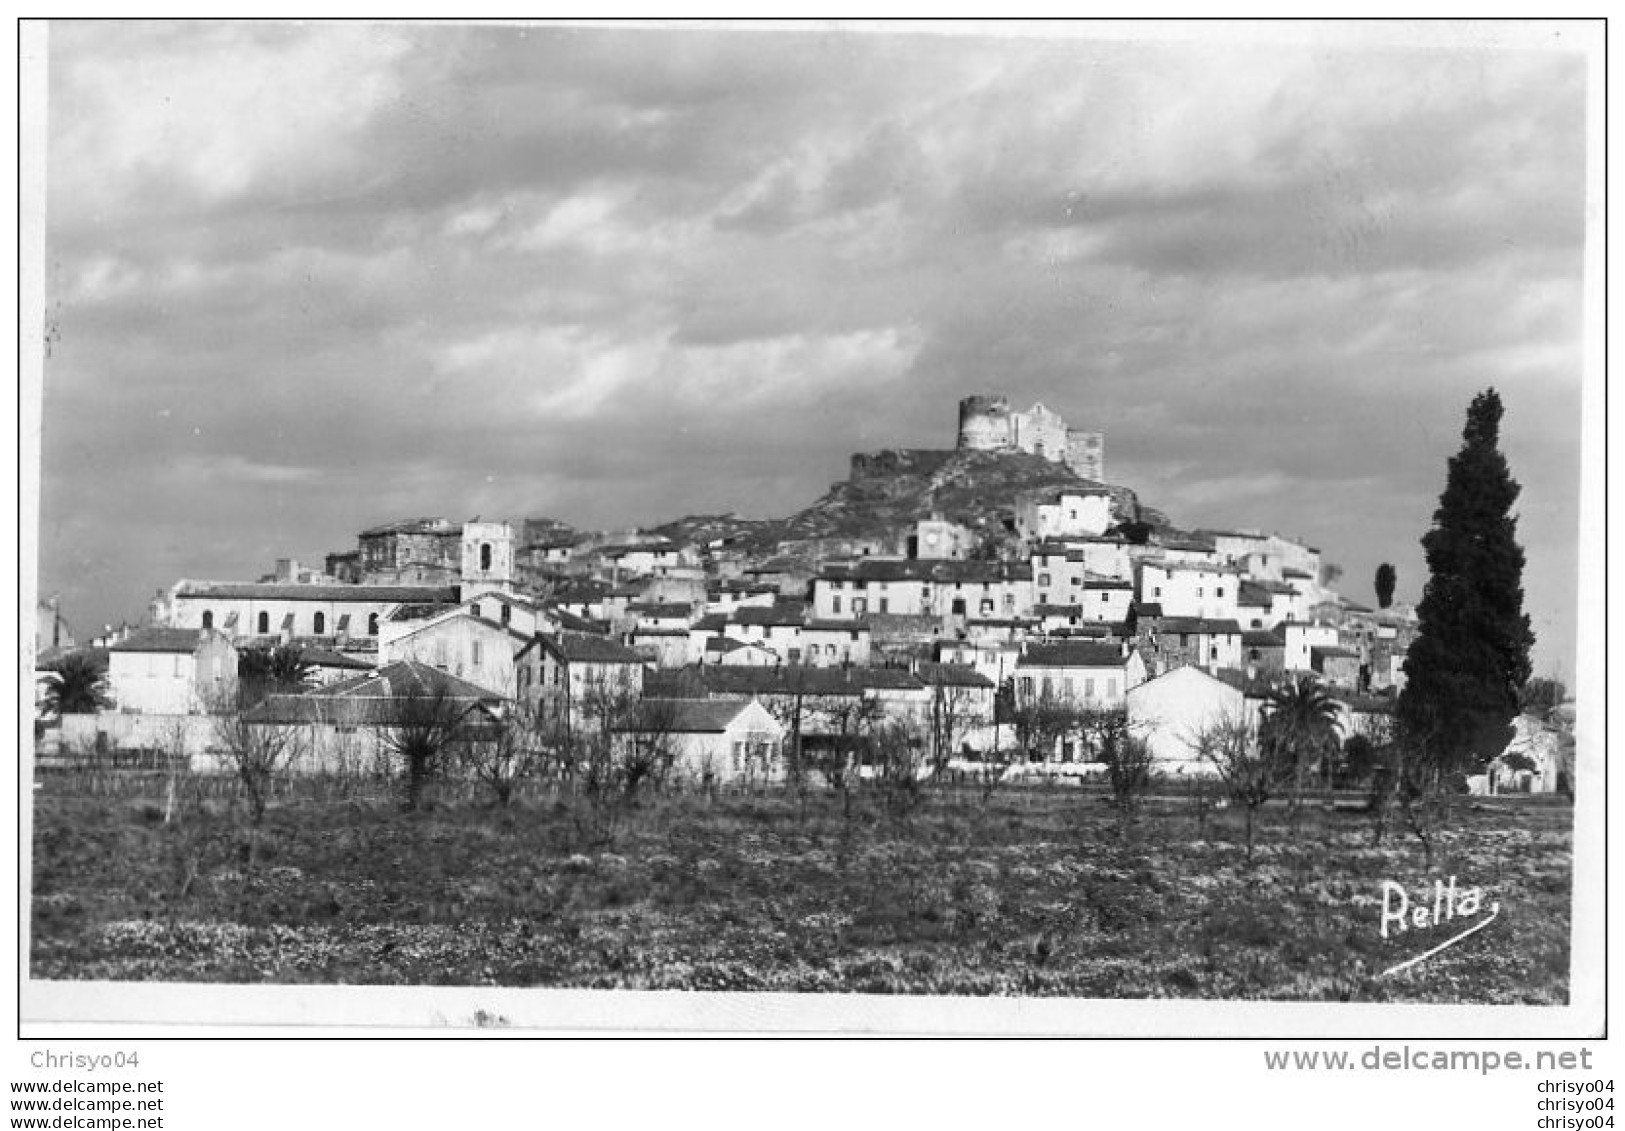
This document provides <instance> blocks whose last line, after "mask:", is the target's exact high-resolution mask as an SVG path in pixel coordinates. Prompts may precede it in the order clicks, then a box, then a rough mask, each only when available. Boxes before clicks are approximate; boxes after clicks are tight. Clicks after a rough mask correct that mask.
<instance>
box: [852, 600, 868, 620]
mask: <svg viewBox="0 0 1625 1131" xmlns="http://www.w3.org/2000/svg"><path fill="white" fill-rule="evenodd" d="M868 611H869V602H868V601H866V600H865V599H864V598H862V597H854V598H852V612H853V613H854V614H855V615H857V616H862V615H863V614H864V613H866V612H868Z"/></svg>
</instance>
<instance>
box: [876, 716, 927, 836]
mask: <svg viewBox="0 0 1625 1131" xmlns="http://www.w3.org/2000/svg"><path fill="white" fill-rule="evenodd" d="M927 737H928V736H927V733H926V731H925V730H924V729H923V728H922V727H921V726H920V725H919V722H918V720H916V719H914V718H912V717H889V718H886V719H883V720H880V721H878V722H877V723H876V724H875V725H874V726H873V727H871V728H869V731H868V733H867V734H865V735H864V739H863V747H864V751H865V757H864V761H865V762H866V763H867V764H868V765H870V766H871V767H873V772H874V783H875V785H876V787H877V788H878V789H879V791H880V798H881V802H882V804H883V805H884V806H885V809H886V812H887V813H888V814H890V815H891V816H893V817H902V818H906V817H907V816H908V815H909V814H910V813H912V812H913V811H914V809H915V808H916V807H917V806H918V805H919V803H920V801H921V800H922V797H923V793H922V790H921V782H920V773H921V771H922V770H923V769H924V768H925V766H926V765H927V762H926V749H925V747H926V744H927Z"/></svg>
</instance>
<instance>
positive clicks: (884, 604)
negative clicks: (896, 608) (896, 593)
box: [880, 597, 891, 613]
mask: <svg viewBox="0 0 1625 1131" xmlns="http://www.w3.org/2000/svg"><path fill="white" fill-rule="evenodd" d="M890 609H891V600H890V599H889V598H887V597H882V598H881V599H880V611H881V612H883V613H884V612H888V611H890Z"/></svg>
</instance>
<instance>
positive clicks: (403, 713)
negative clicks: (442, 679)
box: [381, 684, 475, 811]
mask: <svg viewBox="0 0 1625 1131" xmlns="http://www.w3.org/2000/svg"><path fill="white" fill-rule="evenodd" d="M388 702H389V711H390V717H389V718H388V719H387V720H381V721H383V722H384V723H385V725H386V730H385V732H384V736H383V743H384V746H385V748H386V749H388V750H389V751H390V753H391V754H393V755H394V756H395V758H396V759H398V760H399V762H400V765H401V770H402V773H403V776H404V777H405V780H406V796H405V798H404V799H403V800H402V803H401V804H402V808H404V809H407V810H409V811H410V810H413V809H416V808H417V807H418V805H419V804H420V803H421V801H422V798H423V789H424V787H425V786H426V785H427V784H428V783H429V781H430V779H432V778H433V777H434V775H435V774H436V773H438V772H439V770H440V768H441V765H440V764H441V761H442V756H443V755H444V754H445V753H446V752H447V750H448V748H449V747H451V746H452V745H453V744H454V743H458V742H460V741H467V740H468V739H470V738H471V737H472V735H471V734H470V733H469V729H468V722H469V718H468V717H469V715H470V713H471V712H472V711H473V710H474V709H475V705H474V703H473V702H471V701H470V700H466V699H458V698H455V697H453V696H452V695H451V694H450V693H449V692H448V691H447V689H446V687H445V685H444V684H440V685H438V686H435V687H423V686H412V687H402V688H398V689H397V690H396V691H395V692H394V693H393V694H392V695H391V696H390V697H389V700H388Z"/></svg>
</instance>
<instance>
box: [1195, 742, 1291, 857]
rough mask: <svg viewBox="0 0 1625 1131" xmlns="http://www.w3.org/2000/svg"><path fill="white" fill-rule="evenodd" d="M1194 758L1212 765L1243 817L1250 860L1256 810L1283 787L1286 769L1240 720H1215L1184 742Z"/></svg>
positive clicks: (1269, 748)
mask: <svg viewBox="0 0 1625 1131" xmlns="http://www.w3.org/2000/svg"><path fill="white" fill-rule="evenodd" d="M1187 741H1188V743H1189V745H1190V747H1191V749H1192V750H1193V751H1194V752H1195V753H1196V756H1197V758H1198V759H1200V760H1201V761H1203V762H1206V763H1207V764H1208V765H1210V766H1212V767H1213V769H1214V771H1215V772H1216V773H1217V774H1218V776H1219V780H1220V782H1221V783H1222V784H1223V786H1224V791H1225V794H1226V795H1227V796H1228V797H1229V798H1230V800H1231V801H1233V802H1235V803H1236V804H1237V805H1240V806H1241V807H1242V810H1243V812H1244V814H1245V818H1246V830H1247V859H1248V860H1249V861H1251V860H1252V858H1253V839H1254V832H1255V825H1256V821H1257V815H1258V810H1259V809H1261V808H1262V807H1263V805H1264V803H1265V802H1266V801H1268V800H1269V799H1270V798H1271V797H1274V796H1275V795H1276V792H1277V791H1278V790H1279V789H1280V788H1281V787H1282V785H1284V784H1285V782H1286V780H1287V777H1288V775H1289V770H1287V769H1286V768H1285V767H1283V766H1282V765H1281V764H1280V762H1278V761H1277V760H1276V759H1275V758H1274V757H1273V756H1272V748H1271V747H1269V746H1267V745H1263V746H1261V745H1260V743H1259V741H1258V733H1257V730H1256V728H1254V727H1253V726H1252V725H1251V724H1250V723H1248V722H1247V720H1245V719H1243V718H1240V717H1228V718H1221V719H1217V720H1215V721H1214V722H1211V723H1209V724H1208V725H1207V726H1205V727H1202V728H1201V729H1200V730H1198V731H1197V732H1196V733H1195V734H1193V735H1191V736H1190V737H1189V739H1187Z"/></svg>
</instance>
